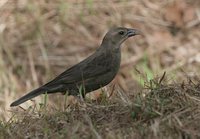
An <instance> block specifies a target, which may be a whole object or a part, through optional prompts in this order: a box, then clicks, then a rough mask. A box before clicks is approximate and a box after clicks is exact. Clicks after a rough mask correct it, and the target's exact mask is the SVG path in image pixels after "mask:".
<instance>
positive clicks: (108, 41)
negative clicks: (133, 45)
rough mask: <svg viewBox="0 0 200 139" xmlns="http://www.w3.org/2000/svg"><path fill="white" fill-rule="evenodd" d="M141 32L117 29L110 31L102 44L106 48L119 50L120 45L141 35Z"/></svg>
mask: <svg viewBox="0 0 200 139" xmlns="http://www.w3.org/2000/svg"><path fill="white" fill-rule="evenodd" d="M140 34H141V32H140V31H139V30H137V29H131V28H124V27H117V28H112V29H110V30H109V31H108V32H107V33H106V35H105V37H104V39H103V42H102V44H103V45H104V46H105V47H116V48H119V47H120V45H121V44H122V43H123V42H124V41H125V40H126V39H128V38H129V37H132V36H135V35H140Z"/></svg>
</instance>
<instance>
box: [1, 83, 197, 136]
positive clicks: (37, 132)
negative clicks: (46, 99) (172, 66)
mask: <svg viewBox="0 0 200 139" xmlns="http://www.w3.org/2000/svg"><path fill="white" fill-rule="evenodd" d="M148 85H149V86H148V89H147V90H146V91H145V92H141V93H137V94H135V96H134V97H133V98H129V99H127V101H122V99H123V97H121V96H120V95H119V94H117V96H115V97H113V98H112V99H111V100H110V99H108V98H104V97H103V98H101V99H99V101H98V102H97V101H96V102H93V103H91V102H90V103H88V102H82V104H79V105H73V106H70V107H68V108H67V109H65V110H64V111H62V110H60V109H59V110H58V109H55V108H47V107H41V108H39V109H38V108H36V107H35V108H30V109H28V110H25V111H24V110H21V111H18V112H14V113H15V115H14V117H12V118H11V119H10V121H8V122H7V123H4V124H3V125H1V126H2V129H3V130H1V132H0V134H1V135H2V137H4V138H13V137H14V138H98V139H101V138H106V139H107V138H108V139H112V138H113V139H115V138H138V139H140V138H141V139H142V138H198V137H200V133H199V130H200V124H199V123H200V118H199V117H200V84H199V83H196V84H195V83H192V82H189V83H187V84H170V85H164V84H161V83H158V82H157V81H151V83H148ZM150 86H154V87H153V88H151V87H150ZM116 93H117V92H116Z"/></svg>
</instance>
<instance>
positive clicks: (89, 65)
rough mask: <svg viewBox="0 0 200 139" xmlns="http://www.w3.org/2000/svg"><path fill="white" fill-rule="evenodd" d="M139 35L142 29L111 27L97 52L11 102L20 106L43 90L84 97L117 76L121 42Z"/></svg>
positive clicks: (42, 92) (48, 92)
mask: <svg viewBox="0 0 200 139" xmlns="http://www.w3.org/2000/svg"><path fill="white" fill-rule="evenodd" d="M136 35H141V31H140V30H138V29H132V28H125V27H113V28H111V29H110V30H109V31H108V32H107V33H106V35H105V36H104V37H103V40H102V43H101V45H100V47H98V48H97V49H96V51H95V52H94V53H93V54H91V55H90V56H89V57H87V58H86V59H84V60H82V61H81V62H79V63H78V64H76V65H74V66H72V67H70V68H69V69H67V70H65V71H64V72H62V73H61V74H60V75H58V76H57V77H55V78H54V79H53V80H51V81H49V82H47V83H46V84H44V85H42V86H41V87H39V88H37V89H34V90H33V91H31V92H29V93H27V94H26V95H24V96H22V97H21V98H19V99H17V100H16V101H14V102H13V103H11V105H10V106H11V107H13V106H18V105H20V104H22V103H24V102H26V101H28V100H30V99H32V98H34V97H36V96H39V95H41V94H52V93H57V92H60V93H62V94H66V93H67V95H73V96H82V97H83V98H84V96H85V94H86V93H89V92H91V91H94V90H97V89H99V88H102V87H104V86H106V85H107V84H109V83H110V82H111V81H112V80H113V79H114V77H115V76H116V74H117V72H118V70H119V68H120V63H121V44H122V43H123V42H124V41H125V40H127V39H128V38H130V37H132V36H136Z"/></svg>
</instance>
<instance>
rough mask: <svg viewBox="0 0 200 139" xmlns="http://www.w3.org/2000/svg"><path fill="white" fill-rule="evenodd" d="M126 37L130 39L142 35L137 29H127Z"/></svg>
mask: <svg viewBox="0 0 200 139" xmlns="http://www.w3.org/2000/svg"><path fill="white" fill-rule="evenodd" d="M127 34H128V37H132V36H135V35H142V32H141V31H139V30H137V29H128V33H127Z"/></svg>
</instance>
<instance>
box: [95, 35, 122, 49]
mask: <svg viewBox="0 0 200 139" xmlns="http://www.w3.org/2000/svg"><path fill="white" fill-rule="evenodd" d="M99 48H100V49H104V50H106V51H114V52H117V51H120V48H121V47H120V44H116V43H115V42H113V41H112V40H108V39H105V38H104V39H103V41H102V43H101V46H100V47H99Z"/></svg>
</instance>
